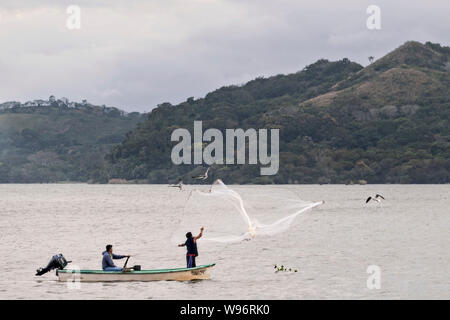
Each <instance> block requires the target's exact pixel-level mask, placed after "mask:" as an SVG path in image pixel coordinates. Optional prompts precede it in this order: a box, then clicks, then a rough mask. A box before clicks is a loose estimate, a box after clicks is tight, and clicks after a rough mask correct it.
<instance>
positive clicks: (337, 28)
mask: <svg viewBox="0 0 450 320" xmlns="http://www.w3.org/2000/svg"><path fill="white" fill-rule="evenodd" d="M72 4H73V5H78V6H79V7H80V9H81V28H80V29H75V30H70V29H68V28H67V27H66V22H67V19H68V17H69V14H68V13H67V12H66V10H67V7H68V6H69V5H72ZM372 4H374V5H377V6H379V7H380V9H381V30H369V29H368V28H367V27H366V20H367V18H368V16H369V15H368V14H367V13H366V9H367V7H368V6H369V5H372ZM449 31H450V1H449V0H428V1H424V0H407V1H403V0H400V1H394V0H390V1H381V0H373V1H365V0H339V1H337V0H315V1H303V0H142V1H138V0H98V1H95V0H70V1H66V0H55V1H49V0H41V1H25V0H0V42H1V47H0V103H1V102H5V101H11V100H17V101H21V102H25V101H28V100H33V99H47V98H48V96H50V95H51V94H54V95H55V96H56V97H62V96H64V97H67V98H69V99H70V100H72V101H81V100H82V99H87V100H88V101H89V102H91V103H94V104H99V105H102V104H106V105H108V106H116V107H119V108H122V109H124V110H127V111H140V112H144V111H149V110H151V109H152V108H153V107H155V106H156V105H157V104H159V103H162V102H171V103H173V104H175V103H179V102H181V101H184V100H185V99H186V98H187V97H190V96H194V97H195V98H199V97H203V96H204V95H205V94H206V93H208V92H210V91H212V90H214V89H217V88H219V87H221V86H224V85H231V84H242V83H244V82H246V81H248V80H251V79H253V78H255V77H257V76H271V75H276V74H280V73H292V72H296V71H298V70H301V69H303V67H305V66H306V65H308V64H310V63H313V62H315V61H316V60H318V59H320V58H326V59H329V60H337V59H342V58H344V57H347V58H349V59H351V60H353V61H356V62H358V63H360V64H363V65H366V64H367V63H368V59H367V57H368V56H371V55H372V56H375V58H377V57H381V56H382V55H384V54H386V53H387V52H389V51H391V50H393V49H394V48H396V47H398V46H399V45H401V44H402V43H404V42H405V41H407V40H417V41H421V42H425V41H432V42H439V43H441V44H444V45H450V33H449Z"/></svg>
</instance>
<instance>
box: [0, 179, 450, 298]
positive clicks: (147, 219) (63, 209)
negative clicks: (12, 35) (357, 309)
mask: <svg viewBox="0 0 450 320" xmlns="http://www.w3.org/2000/svg"><path fill="white" fill-rule="evenodd" d="M202 187H203V188H206V187H207V186H202ZM230 187H231V188H232V189H233V190H235V191H237V192H239V194H241V195H242V196H243V197H244V199H245V197H246V196H249V197H252V196H253V197H260V199H261V207H260V210H259V211H258V216H257V218H258V220H260V221H268V222H270V221H275V220H276V219H278V218H281V217H282V216H281V215H280V216H279V217H272V216H268V215H269V214H268V213H267V212H265V211H264V206H265V202H264V200H265V199H266V198H267V197H268V196H269V195H270V196H272V195H273V194H274V192H275V191H274V190H276V192H279V191H280V190H283V191H286V190H287V189H289V192H291V191H292V193H296V194H301V197H302V199H305V200H311V201H319V200H325V201H326V203H325V204H324V205H323V206H320V207H317V208H314V209H313V210H312V211H309V212H307V213H306V214H304V215H302V216H300V217H298V218H297V220H296V221H295V223H294V224H293V225H292V226H291V228H290V229H289V230H288V231H287V232H284V233H281V234H278V235H275V236H272V237H260V238H258V237H257V238H255V239H254V240H252V241H244V242H239V243H234V244H220V243H213V242H207V241H200V243H199V250H200V256H199V257H198V262H197V264H206V263H211V262H216V263H217V265H216V267H215V268H214V269H213V271H212V279H211V280H207V281H200V282H146V283H137V282H135V283H109V284H108V283H81V288H80V289H71V288H69V287H68V286H67V284H66V283H59V282H57V281H56V276H55V273H54V271H53V272H51V273H48V274H46V275H44V276H42V277H35V276H34V274H35V270H36V269H37V268H38V267H40V266H45V265H46V264H47V262H48V260H49V259H50V257H51V256H52V255H54V254H56V253H63V254H64V255H65V256H66V258H67V259H69V260H73V264H76V265H77V266H79V267H80V268H82V269H99V268H100V266H101V255H100V254H101V252H102V251H103V248H104V246H105V244H107V243H112V244H114V247H115V251H116V253H119V254H132V255H133V258H132V260H130V262H131V264H140V265H142V267H143V268H144V269H156V268H165V267H183V266H184V264H185V256H184V249H183V248H178V247H177V246H176V245H175V243H174V240H173V239H174V232H175V231H176V230H180V225H179V223H180V221H182V220H183V219H182V218H183V217H180V216H181V215H186V214H187V213H186V198H187V194H188V191H185V192H179V191H178V190H177V189H175V188H167V186H157V185H84V184H72V185H0V240H1V241H0V252H1V259H0V270H1V274H2V277H1V278H0V298H2V299H350V298H354V299H400V298H406V299H415V298H425V299H433V298H437V299H443V298H445V299H449V298H450V278H449V276H448V275H449V274H450V241H449V240H450V237H449V230H450V228H449V227H450V212H449V211H450V186H448V185H426V186H425V185H367V186H359V185H358V186H341V185H339V186H338V185H326V186H317V185H313V186H309V185H301V186H287V185H285V186H230ZM188 188H190V189H191V190H192V189H194V188H195V187H194V186H188ZM376 193H381V194H383V195H384V196H385V197H386V198H387V201H385V202H384V203H383V204H382V205H378V204H376V203H371V204H369V205H366V204H365V203H364V199H366V197H367V196H368V195H374V194H376ZM206 209H208V208H206ZM214 210H215V208H213V207H211V208H209V210H205V213H204V214H205V222H207V221H209V219H210V217H209V216H207V215H208V211H211V212H212V211H214ZM272 215H273V214H272ZM236 223H241V221H240V220H239V219H238V220H236ZM239 227H240V226H236V228H239ZM205 228H206V231H205V236H206V234H207V231H208V226H207V225H205ZM186 231H189V230H186ZM192 231H194V232H195V231H196V230H192ZM179 239H180V240H181V241H182V240H183V234H181V237H180V238H179ZM122 263H123V260H119V261H118V263H117V264H118V265H121V264H122ZM274 264H278V265H281V264H284V265H286V266H290V267H294V268H297V269H298V272H297V273H293V272H292V273H275V272H274V268H273V267H274ZM369 265H377V266H379V267H380V268H381V289H379V290H376V289H375V290H369V289H368V288H367V285H366V280H367V277H368V276H369V275H368V274H367V273H366V270H367V267H368V266H369Z"/></svg>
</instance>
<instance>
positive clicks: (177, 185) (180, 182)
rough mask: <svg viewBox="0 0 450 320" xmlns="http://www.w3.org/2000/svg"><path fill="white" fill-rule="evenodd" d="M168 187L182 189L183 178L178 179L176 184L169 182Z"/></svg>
mask: <svg viewBox="0 0 450 320" xmlns="http://www.w3.org/2000/svg"><path fill="white" fill-rule="evenodd" d="M169 187H174V188H179V189H180V191H182V190H183V180H181V179H180V180H178V183H177V184H171V185H170V186H169Z"/></svg>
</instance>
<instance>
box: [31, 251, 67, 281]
mask: <svg viewBox="0 0 450 320" xmlns="http://www.w3.org/2000/svg"><path fill="white" fill-rule="evenodd" d="M70 262H72V261H67V260H66V258H64V256H63V255H62V253H60V254H57V255H55V256H53V257H52V258H51V259H50V262H49V263H48V264H47V266H46V267H45V268H39V269H37V270H36V275H37V276H42V275H43V274H45V273H47V272H49V271H51V270H53V269H59V270H62V269H64V268H65V267H66V266H67V264H68V263H70Z"/></svg>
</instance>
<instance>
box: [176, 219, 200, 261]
mask: <svg viewBox="0 0 450 320" xmlns="http://www.w3.org/2000/svg"><path fill="white" fill-rule="evenodd" d="M203 229H204V228H203V227H201V228H200V233H199V234H198V236H196V237H193V236H192V233H191V232H188V233H186V238H187V240H186V242H185V243H181V244H179V245H178V246H179V247H184V246H186V249H187V253H186V263H187V267H188V268H195V267H196V265H195V257H197V256H198V251H197V240H198V239H200V238H201V237H202V235H203Z"/></svg>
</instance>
